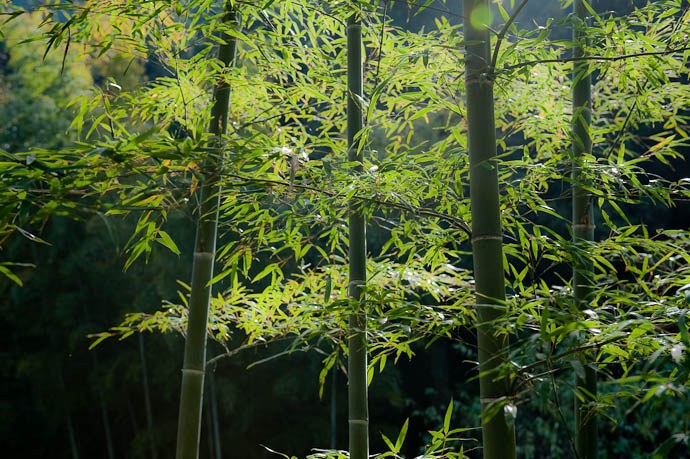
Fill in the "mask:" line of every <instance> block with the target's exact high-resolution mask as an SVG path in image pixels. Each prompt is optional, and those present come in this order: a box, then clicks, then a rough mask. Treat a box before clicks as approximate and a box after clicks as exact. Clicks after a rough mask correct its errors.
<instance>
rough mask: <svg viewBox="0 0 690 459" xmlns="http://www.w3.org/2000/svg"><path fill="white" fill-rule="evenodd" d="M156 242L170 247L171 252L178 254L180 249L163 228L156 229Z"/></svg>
mask: <svg viewBox="0 0 690 459" xmlns="http://www.w3.org/2000/svg"><path fill="white" fill-rule="evenodd" d="M156 242H158V243H160V244H162V245H164V246H165V247H167V248H168V249H170V251H171V252H173V253H174V254H175V255H178V256H179V255H180V249H178V248H177V245H176V244H175V242H174V241H173V240H172V238H171V237H170V235H169V234H168V233H166V232H165V231H163V230H159V231H158V238H157V239H156Z"/></svg>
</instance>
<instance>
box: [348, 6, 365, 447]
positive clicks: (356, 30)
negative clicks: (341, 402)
mask: <svg viewBox="0 0 690 459" xmlns="http://www.w3.org/2000/svg"><path fill="white" fill-rule="evenodd" d="M361 101H362V24H361V19H360V17H359V16H358V14H357V13H353V14H351V15H350V16H349V17H348V19H347V145H348V155H347V156H348V161H350V162H357V163H358V165H357V166H355V167H354V168H353V173H354V174H361V172H362V170H363V166H362V163H363V157H362V149H361V148H359V141H358V137H359V135H360V132H361V130H362V102H361ZM348 213H349V216H348V220H349V241H350V250H349V259H350V260H349V263H350V270H349V280H348V295H349V297H350V301H351V307H352V312H351V315H350V319H349V326H350V330H349V334H350V336H349V339H348V352H349V354H348V423H349V450H350V457H351V458H352V459H367V457H369V408H368V401H367V398H368V395H367V392H368V391H367V383H368V381H367V341H366V327H367V322H366V320H367V319H366V312H365V296H364V295H365V293H364V292H365V286H366V279H367V254H366V251H367V242H366V221H365V215H364V212H363V210H362V208H361V205H359V203H357V202H353V203H351V204H350V209H349V212H348Z"/></svg>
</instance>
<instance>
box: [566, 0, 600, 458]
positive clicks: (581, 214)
mask: <svg viewBox="0 0 690 459" xmlns="http://www.w3.org/2000/svg"><path fill="white" fill-rule="evenodd" d="M573 12H574V16H575V20H576V21H577V23H576V25H575V27H574V29H573V40H574V42H575V48H573V50H574V51H573V57H576V58H579V57H583V56H584V55H585V51H584V46H585V45H586V43H587V33H586V31H585V30H584V28H583V27H582V26H584V25H585V23H586V21H587V9H586V8H585V5H584V0H575V2H574V3H573ZM588 69H589V64H588V63H587V61H584V60H580V61H575V62H573V120H572V130H573V168H572V187H573V199H572V206H573V221H572V225H573V241H574V242H575V243H576V244H577V245H582V244H586V242H587V241H592V240H593V239H594V213H593V209H592V198H591V197H590V196H589V193H588V192H587V190H586V189H585V183H584V181H585V179H584V175H583V156H584V155H589V154H591V152H592V139H591V137H590V134H589V130H590V125H591V119H592V112H591V106H592V105H591V103H592V102H591V99H592V81H591V77H590V74H589V71H588ZM582 249H583V250H578V251H577V252H576V256H575V261H574V262H573V294H574V300H575V304H576V305H577V306H578V308H579V309H586V308H587V307H588V306H587V302H588V298H589V297H590V294H591V290H592V285H591V272H592V260H591V259H588V257H587V252H586V250H584V248H582ZM583 357H584V356H583ZM584 368H585V373H584V375H576V376H575V386H576V388H577V391H578V393H579V394H580V395H581V396H582V397H583V400H581V399H580V398H579V397H577V396H576V397H575V448H576V449H577V453H578V456H579V457H580V458H581V459H592V458H595V457H597V422H596V417H595V416H594V415H593V414H592V412H591V411H590V410H588V409H587V407H586V406H585V404H586V403H587V402H589V401H591V397H592V396H594V395H595V394H596V392H597V378H596V373H595V371H594V368H593V367H592V366H591V365H584Z"/></svg>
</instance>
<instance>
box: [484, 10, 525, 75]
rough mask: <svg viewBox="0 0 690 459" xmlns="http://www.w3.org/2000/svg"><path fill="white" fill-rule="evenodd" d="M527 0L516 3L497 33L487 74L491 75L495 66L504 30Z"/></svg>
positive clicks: (511, 23)
mask: <svg viewBox="0 0 690 459" xmlns="http://www.w3.org/2000/svg"><path fill="white" fill-rule="evenodd" d="M528 1H529V0H522V3H520V5H518V7H517V8H516V9H515V11H513V14H511V15H510V17H509V18H508V22H506V23H505V25H504V26H503V28H502V29H501V31H500V32H499V33H498V40H497V41H496V46H494V55H493V57H492V58H491V66H490V67H489V75H493V73H494V69H495V68H496V61H498V51H499V50H500V49H501V43H502V42H503V38H505V35H506V32H508V29H509V28H510V26H511V25H513V22H514V21H515V19H516V18H517V16H518V14H520V11H522V8H524V6H525V5H526V4H527V2H528Z"/></svg>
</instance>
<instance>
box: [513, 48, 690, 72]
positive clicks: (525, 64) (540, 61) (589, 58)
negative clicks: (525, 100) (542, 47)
mask: <svg viewBox="0 0 690 459" xmlns="http://www.w3.org/2000/svg"><path fill="white" fill-rule="evenodd" d="M682 51H690V46H686V47H683V48H674V49H668V50H665V51H647V52H643V53H631V54H621V55H619V56H577V57H564V58H559V59H537V60H533V61H525V62H520V63H518V64H512V65H506V66H505V67H502V68H501V70H504V71H505V70H515V69H519V68H522V67H529V66H532V65H538V64H550V63H566V62H577V61H609V62H613V61H621V60H624V59H633V58H636V57H645V56H668V55H669V54H675V53H679V52H682Z"/></svg>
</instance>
